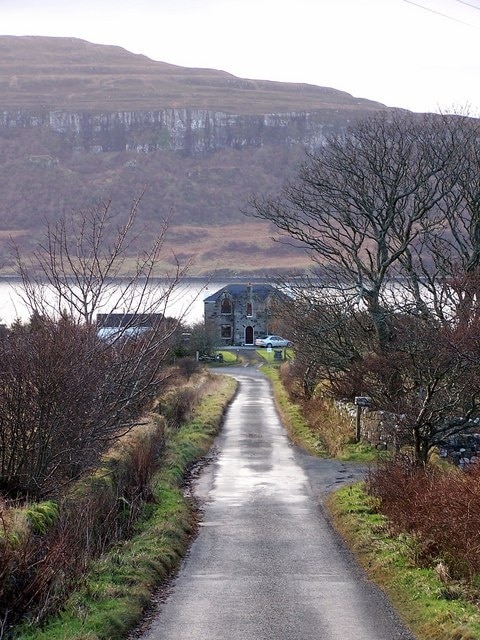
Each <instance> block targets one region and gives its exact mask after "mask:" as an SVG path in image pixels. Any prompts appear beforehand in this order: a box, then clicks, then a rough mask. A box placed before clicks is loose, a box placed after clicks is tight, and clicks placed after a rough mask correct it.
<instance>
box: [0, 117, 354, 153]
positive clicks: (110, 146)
mask: <svg viewBox="0 0 480 640" xmlns="http://www.w3.org/2000/svg"><path fill="white" fill-rule="evenodd" d="M344 124H345V123H343V125H344ZM341 127H342V123H338V122H337V123H333V122H332V121H330V122H329V119H328V118H326V114H325V113H323V112H321V113H320V112H314V113H308V112H291V113H271V114H264V115H259V116H247V115H235V114H229V113H224V112H221V111H213V110H209V109H191V108H183V109H162V110H152V111H116V112H110V113H108V112H105V113H97V114H94V113H89V112H69V111H62V110H53V111H36V110H13V111H11V110H6V111H1V112H0V128H1V129H4V130H8V131H12V130H13V129H46V128H47V129H50V130H51V131H53V132H55V133H57V134H59V135H61V136H63V137H64V138H65V141H66V142H68V145H69V146H71V148H72V150H74V151H82V152H87V153H92V152H93V153H101V152H108V151H117V152H121V151H136V152H142V153H149V152H153V151H181V152H183V153H185V154H188V155H197V154H202V153H205V152H209V151H218V150H219V149H225V148H233V149H242V148H244V147H262V146H264V145H270V144H280V145H288V146H291V145H295V144H300V145H303V146H304V147H305V148H307V149H309V150H313V149H315V148H316V147H318V146H319V145H320V144H321V143H322V140H323V139H324V137H325V135H326V133H327V132H329V131H330V132H331V131H332V130H336V129H339V128H341Z"/></svg>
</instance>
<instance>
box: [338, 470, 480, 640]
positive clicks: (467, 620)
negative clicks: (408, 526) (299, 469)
mask: <svg viewBox="0 0 480 640" xmlns="http://www.w3.org/2000/svg"><path fill="white" fill-rule="evenodd" d="M327 506H328V509H329V511H330V513H331V515H332V520H333V523H334V526H335V527H336V529H337V530H338V531H339V533H340V534H341V536H342V537H343V538H344V539H345V540H346V542H347V543H348V545H349V546H350V548H351V549H352V551H353V552H354V553H355V555H356V557H357V559H358V561H359V562H360V564H361V565H362V566H363V567H364V569H365V571H366V573H367V575H368V576H369V578H371V579H372V580H373V581H374V582H375V583H376V584H378V585H379V586H380V587H382V588H383V589H384V590H385V592H386V593H387V594H388V596H389V598H390V600H391V601H392V603H393V604H394V606H395V608H396V610H397V611H398V612H399V614H400V616H401V617H402V618H403V620H404V621H405V622H406V624H407V625H408V626H409V627H410V628H411V629H412V631H413V633H414V634H415V637H416V638H417V639H418V640H478V639H480V610H479V608H478V607H477V606H476V605H475V604H472V603H470V602H468V601H466V600H464V599H462V596H461V589H457V591H456V590H455V588H454V585H448V584H445V583H444V582H442V581H441V579H440V578H439V576H437V574H436V572H435V571H434V569H428V568H420V567H418V566H416V565H415V540H414V539H413V538H411V537H409V536H407V535H403V536H397V537H392V536H390V535H389V527H388V522H387V520H386V518H385V517H384V516H382V515H381V514H379V513H378V512H377V510H376V508H375V502H374V500H373V499H372V498H371V497H370V496H368V495H367V494H366V493H365V492H364V490H363V485H362V483H357V484H355V485H352V486H349V487H344V488H342V489H340V490H339V491H336V492H335V493H333V494H331V495H330V496H329V498H328V502H327Z"/></svg>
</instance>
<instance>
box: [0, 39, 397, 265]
mask: <svg viewBox="0 0 480 640" xmlns="http://www.w3.org/2000/svg"><path fill="white" fill-rule="evenodd" d="M383 109H386V107H385V106H384V105H381V104H379V103H376V102H372V101H370V100H366V99H362V98H357V97H354V96H352V95H350V94H348V93H345V92H344V91H339V90H337V89H333V88H331V87H317V86H313V85H308V84H302V83H300V84H297V83H281V82H271V81H268V80H252V79H244V78H237V77H235V76H232V75H231V74H229V73H227V72H225V71H219V70H215V69H198V68H185V67H178V66H175V65H171V64H167V63H164V62H157V61H154V60H150V59H148V58H146V57H145V56H141V55H137V54H132V53H130V52H128V51H126V50H124V49H121V48H119V47H112V46H106V45H96V44H92V43H89V42H86V41H83V40H78V39H74V38H48V37H40V36H0V196H1V198H0V272H1V270H2V269H5V270H8V269H9V268H11V267H10V265H11V263H12V262H11V261H12V257H11V252H10V238H14V239H15V243H16V244H17V246H20V248H22V249H23V251H25V252H27V254H28V253H29V252H31V251H33V250H35V249H36V247H37V243H38V242H41V241H42V240H43V233H44V224H45V220H48V221H52V222H54V221H55V220H57V219H58V217H59V216H60V215H62V214H64V213H67V214H68V213H69V212H74V211H78V210H83V209H85V208H87V209H88V208H90V207H96V206H98V203H103V202H108V201H111V202H112V213H114V215H116V216H118V220H119V223H121V222H122V220H123V219H125V215H127V213H128V211H129V210H130V207H131V206H132V201H133V200H134V198H136V197H137V196H138V194H143V195H142V200H141V224H142V225H145V232H142V233H141V234H139V237H138V240H137V244H136V245H135V247H132V252H133V251H141V250H142V246H143V245H142V243H143V242H145V243H146V244H147V245H148V242H149V237H150V235H149V234H153V233H154V232H155V230H156V229H158V228H159V225H161V224H163V220H164V219H168V220H169V234H168V243H169V244H168V245H167V249H168V251H167V252H166V255H168V256H175V258H172V260H173V261H175V260H177V259H178V260H187V261H188V260H193V261H194V263H195V270H196V271H197V272H205V273H211V272H212V271H213V270H218V269H222V270H225V269H228V270H231V271H232V272H233V271H235V272H238V271H249V272H253V271H258V270H259V269H272V270H273V269H275V270H276V269H278V268H284V269H285V268H288V269H291V268H293V267H294V265H302V266H303V265H304V264H305V261H306V257H305V255H304V253H303V252H301V251H300V250H298V249H297V250H295V248H294V247H290V246H288V245H282V244H280V243H275V244H273V243H272V241H271V235H272V230H271V229H270V227H269V225H268V223H262V222H261V221H256V220H252V219H250V218H247V217H246V216H245V215H244V214H243V211H245V210H246V208H247V204H248V200H249V198H250V197H251V194H257V195H262V194H275V193H279V192H280V190H281V189H282V186H283V184H284V183H285V181H288V180H290V179H292V178H294V177H295V174H296V172H297V170H298V167H299V166H300V164H301V163H302V162H304V161H305V159H306V156H305V150H309V151H312V150H313V151H314V150H315V149H317V148H319V147H320V145H322V143H323V142H324V140H325V136H326V135H327V134H328V133H330V132H336V131H341V130H343V129H344V128H345V127H346V126H347V125H348V123H349V122H352V121H355V120H357V119H359V118H365V117H367V116H368V115H370V114H372V113H374V112H377V111H379V110H383ZM139 224H140V221H139ZM168 260H170V257H168V258H166V261H167V262H168Z"/></svg>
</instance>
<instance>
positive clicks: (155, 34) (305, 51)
mask: <svg viewBox="0 0 480 640" xmlns="http://www.w3.org/2000/svg"><path fill="white" fill-rule="evenodd" d="M0 34H1V35H46V36H64V37H76V38H82V39H84V40H88V41H89V42H94V43H99V44H110V45H118V46H121V47H123V48H125V49H127V50H128V51H131V52H133V53H141V54H144V55H146V56H148V57H149V58H152V59H153V60H159V61H162V62H168V63H171V64H176V65H180V66H185V67H207V68H213V69H221V70H223V71H227V72H229V73H232V74H233V75H235V76H239V77H242V78H251V79H262V80H278V81H281V82H295V83H300V82H306V83H309V84H314V85H318V86H323V87H333V88H334V89H339V90H341V91H346V92H348V93H351V94H352V95H354V96H356V97H359V98H367V99H369V100H376V101H378V102H381V103H383V104H385V105H387V106H390V107H401V108H405V109H410V110H412V111H417V112H422V111H432V112H437V111H443V112H468V113H469V114H470V115H475V116H478V115H479V114H480V0H415V1H413V0H289V1H287V0H76V1H73V0H0Z"/></svg>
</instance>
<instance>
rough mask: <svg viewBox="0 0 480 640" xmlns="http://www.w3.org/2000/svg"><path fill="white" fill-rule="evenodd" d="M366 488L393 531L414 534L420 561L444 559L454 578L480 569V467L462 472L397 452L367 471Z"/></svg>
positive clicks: (466, 576)
mask: <svg viewBox="0 0 480 640" xmlns="http://www.w3.org/2000/svg"><path fill="white" fill-rule="evenodd" d="M367 487H368V491H369V493H370V494H371V495H372V496H375V497H377V498H378V499H379V504H380V510H381V512H382V513H384V514H385V515H386V516H387V518H388V519H389V522H390V523H391V526H392V528H393V530H394V531H396V532H407V533H410V534H413V535H414V536H415V538H416V539H417V541H418V549H417V553H418V557H419V560H420V561H422V562H423V563H425V564H432V563H433V564H437V563H438V562H439V561H443V562H444V563H445V565H446V566H447V567H448V570H449V573H450V575H451V576H452V577H455V578H466V579H468V580H473V579H474V577H475V576H476V575H477V574H480V555H479V554H478V549H479V548H480V466H477V465H475V466H472V468H471V469H470V470H469V471H467V472H464V471H462V470H460V469H457V468H445V469H443V468H438V467H437V468H435V467H420V466H412V464H411V462H410V461H409V460H408V459H406V458H401V457H397V458H395V459H394V460H392V461H386V462H384V463H382V464H380V465H379V466H377V467H376V468H375V469H373V470H371V471H370V473H369V476H368V481H367Z"/></svg>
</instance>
